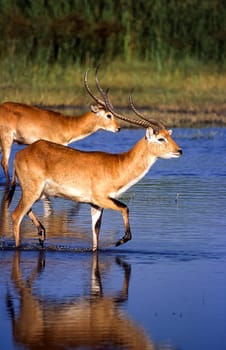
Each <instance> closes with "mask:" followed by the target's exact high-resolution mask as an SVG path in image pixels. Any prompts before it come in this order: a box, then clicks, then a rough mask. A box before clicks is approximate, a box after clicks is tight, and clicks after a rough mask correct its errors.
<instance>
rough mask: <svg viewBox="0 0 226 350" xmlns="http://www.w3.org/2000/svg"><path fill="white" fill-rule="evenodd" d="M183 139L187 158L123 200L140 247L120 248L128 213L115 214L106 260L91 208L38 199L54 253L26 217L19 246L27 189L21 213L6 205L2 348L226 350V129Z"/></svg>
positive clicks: (106, 218) (104, 140)
mask: <svg viewBox="0 0 226 350" xmlns="http://www.w3.org/2000/svg"><path fill="white" fill-rule="evenodd" d="M143 135H144V131H143V130H122V131H121V132H120V133H119V134H111V133H107V132H98V133H96V134H94V135H92V136H90V137H88V138H86V139H84V140H81V141H79V142H77V143H74V144H73V145H72V146H73V147H74V146H76V147H78V148H80V149H102V150H106V151H111V152H118V151H122V150H127V149H128V148H129V147H131V146H132V145H133V144H134V143H135V142H136V141H137V140H138V139H139V138H141V137H142V136H143ZM173 136H174V138H175V140H176V141H177V142H178V144H179V145H180V146H181V147H182V148H183V152H184V153H183V156H182V157H181V158H180V159H171V160H158V161H157V162H156V164H154V166H153V168H152V169H151V170H150V172H149V173H148V174H147V175H146V176H145V178H144V179H142V180H141V181H140V182H139V183H138V184H136V185H135V186H133V187H132V188H130V189H129V190H128V191H127V192H126V193H125V194H123V196H122V197H121V200H122V201H124V202H125V203H126V204H128V206H129V208H130V223H131V229H132V235H133V237H132V240H131V241H130V242H128V243H127V244H125V245H123V246H120V247H118V248H115V247H114V243H115V242H116V241H117V240H118V239H119V238H120V237H121V236H122V235H123V225H122V218H121V217H120V214H119V213H118V212H112V211H108V210H107V211H105V212H104V215H103V221H102V229H101V236H100V248H101V249H100V252H99V253H98V256H97V255H96V254H92V253H91V252H90V248H91V245H92V235H91V217H90V208H89V206H88V205H85V204H77V203H73V202H71V201H66V200H63V199H52V200H51V202H50V203H46V202H43V201H40V202H38V203H36V204H35V206H34V211H35V213H36V214H38V216H39V218H40V219H41V221H42V223H43V224H44V225H45V227H46V230H47V240H46V244H45V249H44V251H43V252H42V251H40V249H39V246H38V239H37V234H36V231H35V229H34V226H33V225H32V224H31V223H30V221H29V220H28V219H27V218H26V219H24V221H23V224H22V226H21V231H22V240H23V249H22V250H21V251H15V249H14V240H13V235H12V225H11V216H10V215H11V212H12V211H13V209H14V207H15V206H16V204H17V202H18V200H19V198H20V188H19V187H17V189H16V193H15V196H14V199H13V203H12V205H11V207H10V209H9V210H8V209H7V208H6V206H5V202H4V200H1V221H0V247H1V250H0V266H1V272H2V273H1V275H0V296H1V298H0V315H1V318H0V344H1V346H0V348H1V349H45V348H48V349H51V348H54V349H72V348H77V349H152V346H153V344H155V345H158V346H168V348H172V349H186V350H187V349H189V350H190V349H192V350H196V349H197V350H202V349H205V350H208V349H211V350H212V349H216V350H221V349H222V350H223V349H225V348H226V332H225V323H226V312H225V310H226V299H225V292H226V284H225V277H226V269H225V262H226V222H225V211H226V210H225V208H226V152H225V151H226V129H225V128H214V129H209V128H203V129H175V130H174V134H173ZM19 148H21V147H19V146H14V150H13V154H14V153H15V152H16V151H17V150H18V149H19ZM12 159H13V155H12ZM12 159H11V168H12ZM4 181H5V180H4V177H3V174H2V171H1V172H0V182H1V183H2V184H3V183H4ZM0 196H1V197H0V199H2V198H3V197H4V186H1V188H0Z"/></svg>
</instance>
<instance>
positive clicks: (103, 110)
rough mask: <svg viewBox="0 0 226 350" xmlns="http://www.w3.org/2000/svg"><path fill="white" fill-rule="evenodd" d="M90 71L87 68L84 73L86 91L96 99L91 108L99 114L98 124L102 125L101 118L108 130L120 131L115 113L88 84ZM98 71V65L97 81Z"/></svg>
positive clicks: (104, 127)
mask: <svg viewBox="0 0 226 350" xmlns="http://www.w3.org/2000/svg"><path fill="white" fill-rule="evenodd" d="M88 71H89V69H87V71H86V72H85V75H84V86H85V88H86V91H87V92H88V94H89V95H90V96H91V97H92V99H93V100H94V101H95V103H94V104H91V106H90V108H91V111H92V112H93V113H94V114H95V115H96V116H97V117H99V120H98V126H99V127H100V119H101V123H102V128H103V129H105V130H108V131H112V132H118V131H120V126H119V123H118V121H117V120H116V119H115V118H114V115H113V113H111V112H110V111H109V109H108V108H107V106H106V103H105V101H104V100H101V99H100V98H98V97H97V96H96V95H95V94H94V93H93V92H92V91H91V89H90V87H89V85H88ZM97 72H98V67H97V68H96V71H95V79H96V82H97V81H98V78H97Z"/></svg>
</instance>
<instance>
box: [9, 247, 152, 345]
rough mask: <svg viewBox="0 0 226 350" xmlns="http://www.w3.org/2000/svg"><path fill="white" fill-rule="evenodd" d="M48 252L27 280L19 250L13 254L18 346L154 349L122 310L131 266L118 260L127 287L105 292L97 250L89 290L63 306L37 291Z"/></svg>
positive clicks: (14, 322) (14, 320) (13, 314)
mask: <svg viewBox="0 0 226 350" xmlns="http://www.w3.org/2000/svg"><path fill="white" fill-rule="evenodd" d="M43 254H44V253H43V252H41V253H40V255H39V259H38V263H37V266H36V267H35V269H34V270H33V271H31V272H30V274H29V275H28V277H26V278H25V277H24V276H23V271H22V268H21V266H20V252H19V251H16V252H15V255H14V259H13V265H12V274H11V278H12V281H13V285H14V287H15V290H16V292H17V296H16V297H15V296H14V297H13V291H11V292H8V297H7V306H8V310H9V313H10V316H11V321H12V328H13V337H14V342H15V343H16V344H17V345H20V346H21V345H24V346H26V347H29V349H71V348H72V347H73V348H79V349H93V348H95V349H97V348H98V349H154V348H155V347H154V345H153V343H152V342H151V341H150V339H149V338H148V337H147V336H146V334H145V333H144V331H143V330H142V328H140V327H139V326H138V325H137V324H135V323H134V322H133V321H131V320H130V319H129V318H128V316H126V315H125V314H124V313H122V311H121V310H120V309H119V305H120V303H123V302H124V301H126V300H127V298H128V288H129V280H130V272H131V268H130V265H128V264H127V263H125V262H124V261H123V260H121V259H120V258H116V260H115V261H116V264H117V265H119V266H120V267H121V268H122V270H123V274H124V277H123V285H122V288H121V291H120V293H118V292H117V293H115V295H113V296H105V295H104V293H103V288H102V279H101V273H100V268H99V262H98V255H97V254H92V260H91V265H92V266H91V278H90V285H91V288H90V289H91V290H90V294H89V295H83V296H82V297H81V296H80V297H77V298H74V299H73V300H71V301H65V303H64V304H62V303H61V304H60V305H59V303H56V302H53V301H52V300H48V298H45V299H44V300H43V297H42V299H41V298H39V297H38V296H37V295H35V293H33V291H32V285H33V284H34V283H35V280H36V279H37V277H39V276H40V274H43V273H44V267H45V256H44V255H43ZM26 273H27V271H26ZM24 275H25V273H24ZM17 305H19V307H18V308H17Z"/></svg>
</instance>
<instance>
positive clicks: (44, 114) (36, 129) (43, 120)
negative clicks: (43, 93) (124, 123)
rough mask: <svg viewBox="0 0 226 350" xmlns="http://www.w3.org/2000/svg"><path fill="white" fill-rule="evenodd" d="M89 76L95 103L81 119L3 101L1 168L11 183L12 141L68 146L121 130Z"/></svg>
mask: <svg viewBox="0 0 226 350" xmlns="http://www.w3.org/2000/svg"><path fill="white" fill-rule="evenodd" d="M87 74H88V71H86V73H85V76H84V85H85V88H86V91H87V92H88V93H89V95H90V96H91V97H92V99H93V100H94V101H95V104H92V105H91V110H90V111H89V112H86V113H84V114H82V115H80V116H77V117H74V116H65V115H63V114H61V113H57V112H54V111H50V110H45V109H41V108H38V107H33V106H29V105H26V104H22V103H15V102H4V103H2V104H1V105H0V150H1V151H2V161H1V165H2V168H3V171H4V173H5V177H6V180H7V183H8V184H9V182H10V178H9V171H8V161H9V157H10V152H11V147H12V144H13V142H16V143H20V144H31V143H33V142H35V141H37V140H40V139H43V140H48V141H52V142H56V143H59V144H62V145H65V146H66V145H68V144H69V143H71V142H74V141H77V140H80V139H82V138H84V137H86V136H88V135H90V134H92V133H94V132H96V131H97V130H100V129H105V130H108V131H112V132H117V131H119V130H120V127H119V123H118V121H117V120H116V119H115V118H114V116H113V115H112V113H111V112H109V111H108V109H107V108H106V105H105V102H104V101H103V100H102V99H99V98H98V97H96V96H95V95H94V94H93V93H92V91H91V89H90V88H89V86H88V82H87ZM96 74H97V70H96Z"/></svg>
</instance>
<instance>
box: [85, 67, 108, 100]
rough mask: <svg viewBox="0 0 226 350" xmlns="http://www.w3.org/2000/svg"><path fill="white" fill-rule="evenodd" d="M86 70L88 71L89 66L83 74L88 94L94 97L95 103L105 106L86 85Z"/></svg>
mask: <svg viewBox="0 0 226 350" xmlns="http://www.w3.org/2000/svg"><path fill="white" fill-rule="evenodd" d="M88 71H89V68H88V69H87V71H86V72H85V75H84V85H85V88H86V91H87V92H88V94H89V95H90V96H91V97H92V98H93V99H94V101H96V103H98V104H100V105H101V106H104V107H105V103H104V101H102V100H100V99H99V98H98V97H96V96H95V95H94V94H93V93H92V91H91V89H90V87H89V85H88Z"/></svg>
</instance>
